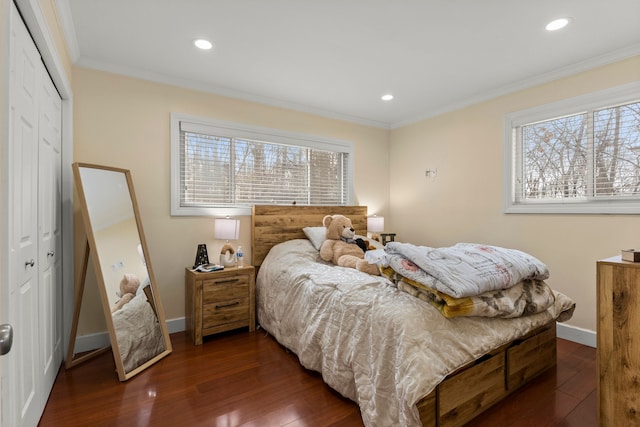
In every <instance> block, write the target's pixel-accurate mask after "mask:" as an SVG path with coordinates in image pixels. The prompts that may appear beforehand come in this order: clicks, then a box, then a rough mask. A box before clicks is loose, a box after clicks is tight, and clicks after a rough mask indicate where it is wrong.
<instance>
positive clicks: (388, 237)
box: [380, 233, 396, 245]
mask: <svg viewBox="0 0 640 427" xmlns="http://www.w3.org/2000/svg"><path fill="white" fill-rule="evenodd" d="M380 238H381V239H382V242H380V243H382V244H383V245H386V244H387V243H389V242H395V240H396V233H380Z"/></svg>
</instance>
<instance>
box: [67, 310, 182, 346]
mask: <svg viewBox="0 0 640 427" xmlns="http://www.w3.org/2000/svg"><path fill="white" fill-rule="evenodd" d="M185 324H186V323H185V319H184V317H179V318H177V319H171V320H167V330H168V331H169V333H170V334H173V333H175V332H182V331H184V330H185ZM110 345H111V340H109V333H108V332H106V331H105V332H98V333H96V334H87V335H81V336H78V337H77V338H76V346H75V352H76V354H77V353H84V352H87V351H91V350H97V349H99V348H104V347H109V346H110Z"/></svg>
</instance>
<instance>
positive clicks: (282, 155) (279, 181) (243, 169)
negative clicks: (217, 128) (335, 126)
mask: <svg viewBox="0 0 640 427" xmlns="http://www.w3.org/2000/svg"><path fill="white" fill-rule="evenodd" d="M181 140H182V142H181V155H182V160H181V164H182V178H181V187H182V190H183V191H182V196H181V201H180V203H181V205H182V206H225V205H233V206H251V205H253V204H265V203H269V204H271V203H283V204H290V203H292V202H293V201H295V202H296V203H299V204H305V205H323V204H335V205H339V204H346V203H347V191H348V190H347V178H346V175H347V172H348V171H347V163H348V162H347V159H348V153H344V152H339V151H335V152H334V151H324V150H319V149H313V148H309V147H299V146H293V145H284V144H276V143H272V142H265V141H258V140H250V139H243V138H227V137H220V136H214V135H205V134H199V133H195V132H186V131H182V132H181Z"/></svg>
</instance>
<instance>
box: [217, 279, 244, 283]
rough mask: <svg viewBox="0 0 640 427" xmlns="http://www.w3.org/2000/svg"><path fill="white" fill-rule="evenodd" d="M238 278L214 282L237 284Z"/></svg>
mask: <svg viewBox="0 0 640 427" xmlns="http://www.w3.org/2000/svg"><path fill="white" fill-rule="evenodd" d="M238 280H240V279H238V278H234V279H227V280H216V283H235V282H237V281H238Z"/></svg>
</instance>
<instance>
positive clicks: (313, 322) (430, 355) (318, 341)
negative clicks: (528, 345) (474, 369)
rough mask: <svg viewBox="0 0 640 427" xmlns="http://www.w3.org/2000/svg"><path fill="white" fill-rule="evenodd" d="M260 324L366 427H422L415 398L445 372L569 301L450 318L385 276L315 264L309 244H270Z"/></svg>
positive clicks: (260, 285)
mask: <svg viewBox="0 0 640 427" xmlns="http://www.w3.org/2000/svg"><path fill="white" fill-rule="evenodd" d="M256 286H257V287H256V297H257V310H258V321H259V323H260V325H261V326H262V327H263V328H264V329H265V330H267V331H268V332H269V333H271V334H272V335H273V336H274V337H275V338H276V339H277V340H278V341H279V342H280V343H281V344H282V345H284V346H285V347H287V348H289V349H290V350H291V351H293V352H294V353H296V354H297V355H298V358H299V360H300V363H301V364H302V365H303V366H304V367H306V368H308V369H312V370H315V371H318V372H321V373H322V377H323V379H324V381H325V382H326V383H327V384H328V385H329V386H331V387H332V388H334V389H335V390H337V391H338V392H340V393H341V394H342V395H344V396H346V397H347V398H349V399H351V400H353V401H355V402H357V403H358V405H359V406H360V412H361V415H362V419H363V421H364V423H365V425H367V426H390V425H394V426H396V425H401V426H417V425H420V420H419V416H418V411H417V409H416V407H415V404H416V402H417V401H418V400H420V399H421V398H423V397H424V396H426V395H427V394H428V393H429V392H431V391H432V390H433V389H434V388H435V387H436V385H437V384H438V383H439V382H440V381H442V380H443V379H444V378H445V377H446V376H447V374H449V373H450V372H452V371H454V370H455V369H457V368H459V367H461V366H463V365H465V364H466V363H469V362H470V361H472V360H474V359H476V358H478V357H480V356H482V355H483V354H486V353H487V352H489V351H490V350H491V349H493V348H495V347H498V346H500V345H502V344H505V343H507V342H509V341H512V340H513V339H515V338H517V337H519V336H522V335H523V334H526V333H527V332H529V331H531V330H533V329H535V328H537V327H539V326H541V325H543V324H545V323H547V322H548V321H549V320H551V319H553V318H557V319H558V320H567V319H569V318H570V317H571V315H572V313H573V308H574V303H573V301H571V300H570V299H569V298H567V297H566V296H564V295H562V294H559V293H557V294H556V303H555V304H554V305H553V306H552V307H550V308H549V309H548V310H547V311H545V312H543V313H539V314H535V315H532V316H527V317H522V318H518V319H479V318H455V319H446V318H445V317H443V316H442V315H441V314H440V312H438V310H437V309H435V308H434V307H432V306H431V305H429V304H428V303H426V302H424V301H422V300H420V299H417V298H414V297H412V296H411V295H409V294H407V293H405V292H401V291H398V290H397V289H396V288H395V286H394V285H392V284H391V282H389V281H388V280H386V279H385V278H383V277H380V276H370V275H367V274H365V273H361V272H358V271H356V270H353V269H347V268H342V267H338V266H334V265H331V264H327V263H324V262H322V261H320V258H319V254H318V251H317V250H315V249H314V248H313V246H312V245H311V243H310V242H309V241H307V240H292V241H289V242H285V243H282V244H280V245H277V246H275V247H274V248H273V249H272V250H271V251H270V253H269V254H268V256H267V257H266V259H265V260H264V262H263V264H262V266H261V268H260V272H259V274H258V278H257V285H256Z"/></svg>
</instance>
